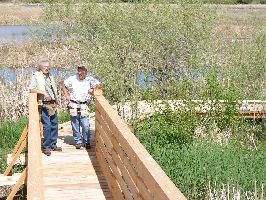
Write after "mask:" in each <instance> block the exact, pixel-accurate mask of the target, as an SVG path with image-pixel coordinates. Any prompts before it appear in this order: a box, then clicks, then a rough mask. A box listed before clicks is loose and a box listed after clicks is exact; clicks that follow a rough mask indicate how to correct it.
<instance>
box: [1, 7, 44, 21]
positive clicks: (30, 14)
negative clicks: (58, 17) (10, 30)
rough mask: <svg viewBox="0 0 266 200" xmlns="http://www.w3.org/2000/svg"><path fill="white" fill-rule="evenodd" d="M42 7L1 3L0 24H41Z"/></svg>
mask: <svg viewBox="0 0 266 200" xmlns="http://www.w3.org/2000/svg"><path fill="white" fill-rule="evenodd" d="M42 13H43V11H42V7H40V6H34V7H26V6H24V5H22V4H12V3H1V4H0V25H22V24H24V25H25V24H41V23H43V19H42V17H41V15H42Z"/></svg>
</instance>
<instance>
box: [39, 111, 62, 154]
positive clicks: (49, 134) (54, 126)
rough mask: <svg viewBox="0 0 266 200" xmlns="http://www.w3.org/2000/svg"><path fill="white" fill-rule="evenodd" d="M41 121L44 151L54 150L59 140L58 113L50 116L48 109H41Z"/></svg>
mask: <svg viewBox="0 0 266 200" xmlns="http://www.w3.org/2000/svg"><path fill="white" fill-rule="evenodd" d="M41 121H42V125H43V137H44V138H43V149H50V150H51V149H53V148H55V147H56V143H57V138H58V118H57V112H55V114H54V115H52V116H49V115H48V109H47V108H42V109H41Z"/></svg>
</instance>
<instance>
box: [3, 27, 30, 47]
mask: <svg viewBox="0 0 266 200" xmlns="http://www.w3.org/2000/svg"><path fill="white" fill-rule="evenodd" d="M32 30H33V27H30V26H0V46H2V45H3V44H5V43H15V44H21V43H23V42H25V41H27V40H28V39H29V36H30V33H31V31H32Z"/></svg>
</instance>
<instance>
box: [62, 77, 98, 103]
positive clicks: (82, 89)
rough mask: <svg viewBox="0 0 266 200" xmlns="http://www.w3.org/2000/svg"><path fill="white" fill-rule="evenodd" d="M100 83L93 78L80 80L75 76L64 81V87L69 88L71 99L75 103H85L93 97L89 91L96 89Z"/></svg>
mask: <svg viewBox="0 0 266 200" xmlns="http://www.w3.org/2000/svg"><path fill="white" fill-rule="evenodd" d="M97 84H100V82H99V81H98V80H97V79H95V78H93V77H92V76H86V78H85V79H83V80H80V79H79V77H78V75H73V76H70V77H69V78H67V79H66V80H65V81H64V85H65V86H66V87H67V88H68V90H69V93H70V99H71V100H73V101H80V102H85V101H88V100H89V99H90V97H91V95H90V94H89V89H91V88H94V87H95V86H96V85H97Z"/></svg>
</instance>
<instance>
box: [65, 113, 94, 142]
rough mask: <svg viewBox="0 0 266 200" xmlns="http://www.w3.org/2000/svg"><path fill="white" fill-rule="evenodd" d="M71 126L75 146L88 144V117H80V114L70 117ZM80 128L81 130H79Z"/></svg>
mask: <svg viewBox="0 0 266 200" xmlns="http://www.w3.org/2000/svg"><path fill="white" fill-rule="evenodd" d="M70 120H71V126H72V131H73V137H74V140H75V142H76V144H82V143H83V144H86V143H89V142H90V122H89V119H88V117H81V115H80V112H78V113H77V116H71V117H70ZM81 128H82V130H81Z"/></svg>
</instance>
